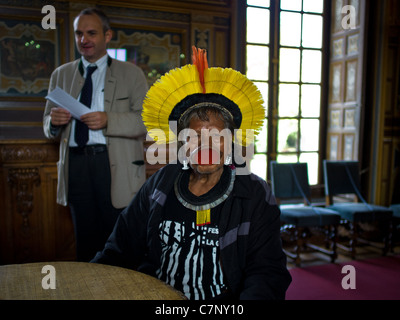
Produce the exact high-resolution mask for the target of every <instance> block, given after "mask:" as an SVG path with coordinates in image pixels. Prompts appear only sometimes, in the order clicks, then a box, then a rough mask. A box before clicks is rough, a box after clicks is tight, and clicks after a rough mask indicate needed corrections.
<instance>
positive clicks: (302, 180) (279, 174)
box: [271, 161, 311, 199]
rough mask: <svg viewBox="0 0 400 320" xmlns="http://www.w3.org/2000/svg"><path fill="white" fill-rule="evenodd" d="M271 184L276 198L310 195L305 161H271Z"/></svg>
mask: <svg viewBox="0 0 400 320" xmlns="http://www.w3.org/2000/svg"><path fill="white" fill-rule="evenodd" d="M271 184H272V191H273V193H274V195H275V197H276V198H278V199H279V198H280V199H285V198H286V199H288V198H302V199H303V198H304V196H305V197H307V198H309V197H310V194H311V192H310V185H309V182H308V169H307V163H299V162H297V163H278V162H276V161H271Z"/></svg>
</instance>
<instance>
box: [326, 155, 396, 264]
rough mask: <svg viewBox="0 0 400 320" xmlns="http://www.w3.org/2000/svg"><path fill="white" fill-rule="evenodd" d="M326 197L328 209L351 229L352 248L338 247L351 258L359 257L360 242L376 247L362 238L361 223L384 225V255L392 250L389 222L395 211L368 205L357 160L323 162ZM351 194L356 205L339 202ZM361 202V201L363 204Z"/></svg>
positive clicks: (350, 244) (344, 201) (347, 201)
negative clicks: (345, 251) (348, 252)
mask: <svg viewBox="0 0 400 320" xmlns="http://www.w3.org/2000/svg"><path fill="white" fill-rule="evenodd" d="M323 166H324V179H325V196H326V205H327V208H329V209H332V210H335V211H337V212H338V213H339V214H340V216H341V218H342V219H343V221H344V222H346V223H347V224H348V226H349V229H350V243H349V246H342V245H341V244H338V246H339V247H341V248H343V249H346V250H348V251H350V253H351V257H352V258H353V259H355V257H356V245H357V243H358V242H362V243H368V244H370V245H374V242H370V241H368V240H367V239H365V238H363V237H361V228H360V224H361V223H381V226H383V229H384V230H382V231H383V242H384V246H383V254H386V253H387V252H388V250H389V240H390V236H391V230H390V221H391V219H392V210H391V209H390V208H387V207H383V206H378V205H374V204H370V203H367V202H366V201H365V199H364V198H363V197H362V195H361V192H360V176H359V172H360V170H359V163H358V161H329V160H324V162H323ZM345 195H352V196H353V198H352V199H354V200H353V202H351V201H350V200H349V198H347V200H345V199H346V198H345V197H342V198H341V200H340V201H338V200H334V199H335V197H336V199H339V197H338V196H345ZM360 201H361V202H360Z"/></svg>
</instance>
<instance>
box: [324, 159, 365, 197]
mask: <svg viewBox="0 0 400 320" xmlns="http://www.w3.org/2000/svg"><path fill="white" fill-rule="evenodd" d="M323 167H324V182H325V195H326V198H327V200H328V199H329V202H330V203H332V197H333V196H334V195H338V194H356V195H357V196H358V197H359V196H360V176H359V163H358V161H331V160H324V161H323Z"/></svg>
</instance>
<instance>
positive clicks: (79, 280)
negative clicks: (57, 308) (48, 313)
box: [0, 262, 186, 300]
mask: <svg viewBox="0 0 400 320" xmlns="http://www.w3.org/2000/svg"><path fill="white" fill-rule="evenodd" d="M47 265H50V266H53V267H54V269H53V270H55V278H54V277H53V278H51V277H52V275H54V272H52V271H49V270H43V273H42V269H43V267H44V266H47ZM52 279H55V289H52V288H51V287H50V288H48V287H49V285H50V284H52V283H54V281H52ZM42 282H43V284H44V287H47V289H44V288H43V286H42ZM1 299H9V300H10V299H11V300H184V299H186V298H185V296H184V295H183V294H182V293H180V292H179V291H177V290H175V289H174V288H172V287H171V286H169V285H167V284H165V283H164V282H162V281H160V280H158V279H156V278H153V277H151V276H148V275H146V274H143V273H140V272H137V271H133V270H129V269H124V268H119V267H113V266H107V265H101V264H95V263H84V262H41V263H28V264H13V265H4V266H0V300H1Z"/></svg>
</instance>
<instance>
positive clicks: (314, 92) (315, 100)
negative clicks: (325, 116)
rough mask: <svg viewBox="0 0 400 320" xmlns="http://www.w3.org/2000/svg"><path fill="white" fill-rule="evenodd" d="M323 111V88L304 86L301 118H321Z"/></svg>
mask: <svg viewBox="0 0 400 320" xmlns="http://www.w3.org/2000/svg"><path fill="white" fill-rule="evenodd" d="M320 109H321V86H319V85H313V84H304V85H302V86H301V116H302V117H315V118H317V117H319V115H320Z"/></svg>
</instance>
